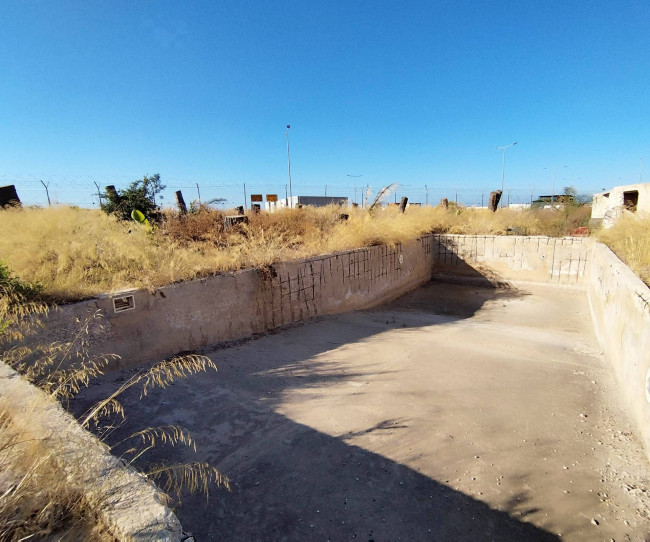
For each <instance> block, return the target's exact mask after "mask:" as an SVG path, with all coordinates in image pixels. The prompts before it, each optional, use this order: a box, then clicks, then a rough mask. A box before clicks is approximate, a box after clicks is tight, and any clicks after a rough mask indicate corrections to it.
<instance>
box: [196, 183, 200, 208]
mask: <svg viewBox="0 0 650 542" xmlns="http://www.w3.org/2000/svg"><path fill="white" fill-rule="evenodd" d="M196 191H197V192H198V194H199V205H201V189H200V188H199V183H196Z"/></svg>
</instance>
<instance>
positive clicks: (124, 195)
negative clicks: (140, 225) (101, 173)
mask: <svg viewBox="0 0 650 542" xmlns="http://www.w3.org/2000/svg"><path fill="white" fill-rule="evenodd" d="M106 188H107V190H106V192H105V193H104V194H102V198H104V200H105V201H106V202H107V203H102V210H103V211H104V212H106V213H108V214H112V215H115V216H116V217H117V218H119V219H120V220H131V212H132V211H134V210H138V211H140V212H141V213H142V214H143V215H144V216H145V217H146V218H147V219H148V220H150V221H151V222H155V221H157V220H159V219H160V209H159V208H158V206H157V205H156V195H157V194H159V193H160V192H162V191H163V190H164V189H165V187H164V185H163V184H162V183H161V182H160V175H159V174H158V173H156V174H155V175H152V176H151V177H149V176H147V175H145V176H144V177H143V178H142V179H140V180H137V181H133V182H132V183H131V184H130V185H129V187H128V188H127V189H126V190H121V191H119V192H118V191H117V190H114V189H113V190H110V189H109V187H106Z"/></svg>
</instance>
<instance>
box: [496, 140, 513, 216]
mask: <svg viewBox="0 0 650 542" xmlns="http://www.w3.org/2000/svg"><path fill="white" fill-rule="evenodd" d="M516 144H517V142H516V141H515V142H514V143H510V145H504V146H503V147H497V150H498V151H500V150H502V151H503V161H502V162H501V197H502V198H503V180H504V178H505V176H506V149H507V148H508V147H514V146H515V145H516ZM501 207H503V199H501Z"/></svg>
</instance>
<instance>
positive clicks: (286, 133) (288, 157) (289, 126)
mask: <svg viewBox="0 0 650 542" xmlns="http://www.w3.org/2000/svg"><path fill="white" fill-rule="evenodd" d="M289 128H291V125H290V124H287V131H286V132H285V135H286V136H287V164H288V165H289V196H290V197H291V200H293V191H292V190H291V154H290V153H289ZM290 207H293V201H291V204H290Z"/></svg>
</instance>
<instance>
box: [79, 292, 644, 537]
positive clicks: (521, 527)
mask: <svg viewBox="0 0 650 542" xmlns="http://www.w3.org/2000/svg"><path fill="white" fill-rule="evenodd" d="M207 355H209V356H210V358H212V360H213V361H214V362H215V363H216V365H217V366H218V368H219V371H218V373H210V374H207V375H206V374H201V375H198V376H195V377H192V378H190V379H187V380H185V381H180V382H178V383H177V384H175V385H174V386H173V387H172V388H170V389H168V390H165V391H156V392H155V393H153V394H151V395H150V396H149V397H148V398H147V399H146V400H144V401H142V402H140V401H139V400H138V396H137V394H129V395H127V396H126V397H125V398H124V404H125V407H126V409H127V415H128V420H127V424H126V426H125V427H122V428H121V429H119V430H118V431H116V432H115V433H114V434H113V435H112V436H111V438H112V439H113V440H118V439H119V438H121V437H122V436H123V435H124V434H127V433H129V432H132V431H135V430H137V429H140V428H142V427H146V426H152V425H164V424H180V425H183V426H184V427H186V428H187V429H189V430H190V431H191V432H192V434H193V436H194V437H195V438H196V441H197V446H198V452H197V454H193V453H190V452H189V451H186V450H181V449H172V450H171V451H170V450H166V449H163V448H156V449H154V450H153V451H152V452H153V454H152V455H151V457H150V460H152V461H153V460H160V459H167V460H173V461H178V460H184V461H209V462H211V463H212V464H214V465H215V466H217V467H218V468H219V470H220V471H221V472H223V473H224V474H226V475H228V476H229V477H230V479H231V483H232V491H231V492H227V491H225V490H223V489H216V490H213V491H212V494H211V496H210V499H209V501H208V502H206V500H205V498H203V497H197V496H191V495H190V496H187V497H185V498H184V499H183V503H182V505H181V506H180V507H179V508H178V509H177V513H178V516H179V518H180V520H181V522H182V524H183V526H184V528H185V529H186V530H187V531H189V532H191V533H192V534H194V536H195V537H196V539H197V540H242V541H244V540H246V541H254V540H334V541H338V540H364V541H369V540H374V541H388V540H552V539H556V538H559V537H562V538H563V539H568V540H610V539H614V540H617V541H618V540H646V539H647V540H650V499H649V497H648V494H647V492H646V488H647V487H648V482H649V481H650V473H649V468H648V463H647V461H646V459H645V457H644V455H643V453H642V450H641V446H640V444H639V442H638V440H637V439H636V437H635V436H634V434H633V432H632V430H631V428H630V423H629V421H628V419H627V417H626V416H625V414H624V412H623V410H622V408H621V405H620V404H619V403H618V400H617V394H616V384H615V381H614V378H613V374H612V371H611V370H610V368H609V367H608V365H607V363H606V360H604V359H603V357H602V356H601V355H600V350H599V348H598V346H597V343H596V341H595V338H594V337H593V335H592V331H591V323H590V317H589V310H588V307H587V302H586V298H585V297H584V296H583V295H576V294H571V293H568V292H566V291H562V290H552V289H546V288H545V289H527V290H494V289H486V288H476V287H468V286H459V285H451V284H439V283H430V284H429V285H427V286H425V287H423V288H420V289H418V290H417V291H415V292H412V293H411V294H409V295H407V296H405V297H403V298H401V299H399V300H398V301H396V302H394V303H391V304H389V305H385V306H383V307H380V308H377V309H375V310H369V311H363V312H356V313H351V314H346V315H341V316H336V317H328V318H323V319H319V320H313V321H310V322H309V323H306V324H303V325H298V326H295V327H292V328H289V329H285V330H283V331H281V332H278V333H275V334H272V335H267V336H264V337H262V338H259V339H257V340H251V341H244V342H241V343H238V344H235V345H231V346H230V347H228V348H220V349H216V350H213V351H210V352H208V353H207ZM128 374H129V372H128V371H124V372H122V373H114V374H111V375H108V377H107V378H105V379H104V380H103V381H102V382H99V383H96V384H95V385H93V386H92V387H91V388H90V389H89V390H88V392H86V393H85V394H84V395H83V396H82V397H81V398H80V402H79V405H78V408H81V406H83V405H84V404H87V403H88V402H89V401H90V400H92V399H93V398H94V397H98V396H101V395H102V394H106V391H107V389H109V387H110V386H111V385H115V383H116V382H119V381H120V380H121V379H124V378H125V377H126V376H127V375H128ZM118 451H119V449H118Z"/></svg>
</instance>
